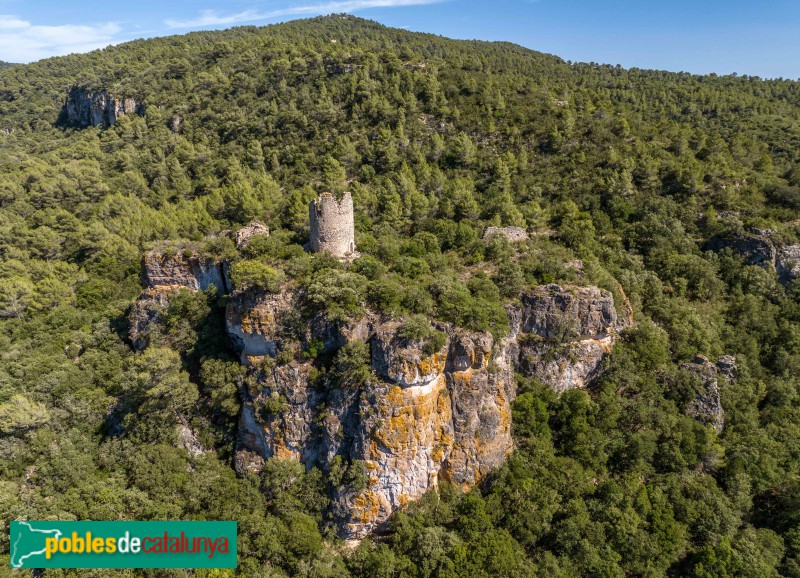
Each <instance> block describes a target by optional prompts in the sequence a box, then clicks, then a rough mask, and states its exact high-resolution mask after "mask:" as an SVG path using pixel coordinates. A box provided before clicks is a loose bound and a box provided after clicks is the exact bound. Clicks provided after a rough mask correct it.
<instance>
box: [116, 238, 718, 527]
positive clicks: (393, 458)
mask: <svg viewBox="0 0 800 578" xmlns="http://www.w3.org/2000/svg"><path fill="white" fill-rule="evenodd" d="M143 263H144V274H145V275H144V276H145V281H146V284H147V288H146V289H145V290H144V292H143V294H142V298H141V299H140V300H139V301H138V302H137V303H136V304H135V305H134V307H133V312H132V315H131V317H132V319H131V321H132V330H131V337H132V338H133V339H134V341H135V342H136V343H138V344H139V345H138V346H140V347H144V346H146V345H147V335H148V331H149V327H150V326H152V325H153V324H154V321H157V320H158V318H159V315H160V314H161V312H162V311H163V308H164V307H165V306H166V305H168V300H169V297H170V295H171V294H172V293H173V292H175V291H181V290H190V291H197V290H202V289H207V288H209V287H212V286H213V287H216V288H217V289H218V290H220V291H222V292H227V291H228V288H229V283H228V282H227V279H226V274H225V266H224V265H223V264H221V263H217V262H214V261H212V260H210V259H205V258H202V257H199V256H196V255H195V254H194V253H192V252H191V251H189V250H188V249H187V250H185V251H179V250H175V249H168V250H162V251H150V252H148V253H147V254H145V256H144V259H143ZM301 298H302V296H301V295H298V294H295V293H294V292H292V291H291V290H289V289H287V290H285V291H283V292H281V293H277V294H271V293H264V292H252V291H251V292H235V293H233V294H232V295H231V296H230V299H229V303H228V306H227V309H226V316H225V317H226V328H227V332H228V335H229V337H230V340H231V343H232V345H233V347H234V348H235V349H236V350H237V351H238V352H239V353H240V354H241V359H242V363H244V364H246V365H248V366H249V370H248V376H247V379H246V380H245V383H246V385H245V386H243V391H241V396H242V401H243V404H242V411H241V414H240V417H239V427H238V433H237V441H236V452H235V457H234V466H235V468H236V470H237V472H239V473H242V474H243V473H246V472H257V471H259V470H260V469H261V468H263V466H264V464H265V462H266V460H269V459H273V458H277V459H291V460H297V461H299V462H301V463H303V464H305V465H306V466H307V467H309V468H310V467H314V466H316V467H320V468H321V469H322V470H324V471H329V472H331V471H334V470H335V469H336V470H337V471H338V470H340V469H341V464H345V465H346V467H349V468H361V469H363V474H364V475H363V476H362V477H363V480H362V482H363V483H361V484H358V485H353V484H350V485H347V484H342V485H340V486H339V487H337V488H335V489H334V490H333V493H332V498H333V502H332V504H333V505H332V514H333V517H334V520H335V521H336V523H337V525H338V528H339V532H340V535H341V536H342V537H343V538H345V539H351V540H357V539H361V538H363V537H365V536H366V535H367V534H369V533H370V532H373V531H375V530H379V529H380V528H382V527H383V526H384V525H385V524H386V522H387V520H388V518H389V517H390V516H391V515H392V514H393V513H394V512H395V511H397V510H398V509H399V508H401V507H403V506H404V505H405V504H407V503H409V502H411V501H414V500H417V499H419V498H420V497H421V496H422V495H423V494H425V493H426V492H427V491H430V490H432V489H435V488H436V487H437V485H438V484H439V482H440V481H441V480H447V481H449V482H451V483H453V484H456V485H459V486H460V487H462V488H464V489H468V488H470V487H473V486H475V485H476V484H479V483H481V481H482V480H484V479H485V478H486V476H487V475H488V474H489V473H490V472H491V471H492V470H493V469H494V468H496V467H498V466H499V465H500V464H501V463H502V462H503V460H504V459H505V458H506V456H507V455H508V453H509V452H510V451H511V450H512V448H513V441H512V437H511V404H512V403H513V401H514V397H515V395H516V388H515V383H514V372H515V371H519V372H521V373H523V374H525V375H529V376H532V377H537V378H539V379H541V380H543V381H546V382H548V383H549V384H550V385H551V386H552V387H553V388H554V389H556V390H559V391H560V390H563V389H567V388H570V387H583V386H585V385H586V384H587V383H588V382H589V381H590V380H591V379H593V378H594V377H595V376H596V375H598V374H599V372H600V370H601V368H602V362H603V359H604V357H605V355H606V354H607V353H608V352H609V351H610V350H611V347H612V346H613V343H614V340H615V339H616V335H617V331H618V330H619V329H620V328H621V327H622V326H624V324H625V322H623V321H620V320H619V319H618V317H617V312H616V310H615V308H614V303H613V298H612V296H611V294H610V293H609V292H607V291H604V290H601V289H598V288H596V287H562V286H557V285H548V286H544V287H537V288H534V289H532V290H531V291H530V292H528V293H526V294H525V295H524V296H523V297H522V298H521V300H520V303H519V304H518V305H515V306H511V307H509V308H508V315H509V320H510V327H509V329H510V331H509V333H508V335H507V336H506V337H505V338H504V339H503V340H502V341H501V342H499V343H496V342H495V340H494V338H493V337H492V335H491V334H489V333H488V332H475V331H467V330H464V329H459V328H455V327H452V326H449V325H446V324H438V325H435V326H434V328H435V329H436V331H438V332H439V333H432V334H430V335H433V336H434V337H430V335H429V336H428V338H426V339H421V338H420V339H417V338H413V337H409V336H408V335H409V332H408V331H406V326H405V324H404V323H403V322H402V321H400V320H391V319H389V320H387V319H382V318H380V317H379V316H377V315H375V314H371V313H368V314H365V315H364V316H363V317H362V318H360V319H351V320H348V321H329V320H327V319H325V318H324V317H323V316H321V315H318V316H316V317H313V318H312V319H310V320H305V321H302V320H299V318H298V317H297V300H298V299H301ZM415 331H416V330H415ZM415 331H412V332H411V334H414V333H415ZM297 340H300V341H302V342H304V343H305V344H306V345H307V346H310V345H311V344H313V345H314V348H315V349H316V351H317V352H318V353H321V354H323V355H330V356H335V355H336V354H337V351H338V350H339V349H340V348H342V347H345V346H347V345H348V344H353V343H355V342H360V343H363V344H367V345H368V347H369V352H368V356H367V357H366V358H364V363H367V364H368V366H369V367H368V368H367V369H368V372H367V373H366V375H367V376H368V377H367V379H366V381H365V382H364V381H360V382H359V383H358V384H357V385H346V384H340V383H338V382H336V380H335V379H333V378H332V377H331V374H326V373H324V372H320V368H319V367H318V366H316V365H315V363H314V360H307V359H305V358H303V357H301V356H299V355H293V356H287V355H285V353H287V352H291V351H295V350H294V349H293V347H295V346H296V344H297V343H296V342H297ZM290 344H294V345H292V348H289V345H290ZM290 357H291V359H290V360H289V358H290ZM334 359H335V358H334ZM721 363H722V361H721ZM720 367H722V365H720ZM720 371H722V369H720ZM183 438H184V445H185V447H186V448H187V450H188V451H192V452H197V451H200V450H199V449H198V447H197V445H196V444H195V443H194V442H193V440H192V439H191V436H190V435H188V434H186V435H184V436H183Z"/></svg>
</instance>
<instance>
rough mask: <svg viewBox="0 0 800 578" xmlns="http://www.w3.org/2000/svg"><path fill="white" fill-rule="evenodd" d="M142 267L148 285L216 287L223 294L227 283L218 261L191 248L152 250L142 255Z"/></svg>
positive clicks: (225, 291)
mask: <svg viewBox="0 0 800 578" xmlns="http://www.w3.org/2000/svg"><path fill="white" fill-rule="evenodd" d="M143 269H144V278H145V283H146V284H147V286H148V287H152V288H158V287H185V288H187V289H191V290H193V291H198V290H202V291H205V290H207V289H208V288H209V287H211V286H214V287H216V289H217V291H218V292H219V293H227V291H228V287H230V284H229V283H228V280H227V278H226V274H225V268H224V266H223V265H222V263H219V262H217V261H216V260H214V259H212V258H211V257H203V256H198V255H196V254H195V253H194V252H193V251H192V250H191V249H184V250H180V249H171V250H160V249H156V250H153V251H148V252H147V253H145V254H144V258H143Z"/></svg>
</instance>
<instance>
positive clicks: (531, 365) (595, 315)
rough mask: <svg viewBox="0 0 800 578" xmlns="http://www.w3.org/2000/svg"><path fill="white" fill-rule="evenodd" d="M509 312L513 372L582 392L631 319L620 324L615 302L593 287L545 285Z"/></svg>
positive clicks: (528, 294) (510, 308) (601, 290)
mask: <svg viewBox="0 0 800 578" xmlns="http://www.w3.org/2000/svg"><path fill="white" fill-rule="evenodd" d="M520 301H521V303H520V305H517V306H512V307H509V309H508V314H509V318H510V319H511V334H512V335H513V336H514V337H515V338H516V342H515V343H514V345H513V347H512V352H513V353H512V355H513V357H514V365H515V367H516V369H517V371H518V372H519V373H521V374H523V375H525V376H527V377H534V378H536V379H538V380H540V381H543V382H545V383H548V384H549V385H550V386H551V387H553V389H555V390H556V391H564V390H567V389H572V388H575V387H585V386H586V385H587V384H588V383H589V382H590V381H591V380H592V379H594V378H595V377H597V376H598V375H599V373H600V371H601V369H602V364H603V360H604V359H605V357H606V355H607V354H608V353H610V352H611V349H612V347H613V345H614V342H615V341H616V337H617V333H618V332H619V331H620V330H621V329H622V328H623V327H624V326H625V325H626V324H627V323H629V320H624V319H619V318H618V316H617V311H616V308H615V307H614V298H613V296H612V295H611V293H609V292H608V291H605V290H603V289H599V288H597V287H562V286H559V285H545V286H541V287H537V288H536V289H533V290H532V291H530V292H529V293H527V294H526V295H523V296H522V298H521V300H520Z"/></svg>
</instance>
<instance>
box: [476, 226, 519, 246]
mask: <svg viewBox="0 0 800 578" xmlns="http://www.w3.org/2000/svg"><path fill="white" fill-rule="evenodd" d="M495 235H500V236H501V237H505V238H506V239H508V240H509V241H510V242H512V243H515V242H517V241H527V240H528V233H527V231H525V229H523V228H522V227H488V228H487V229H486V232H484V233H483V238H484V239H489V238H491V237H494V236H495Z"/></svg>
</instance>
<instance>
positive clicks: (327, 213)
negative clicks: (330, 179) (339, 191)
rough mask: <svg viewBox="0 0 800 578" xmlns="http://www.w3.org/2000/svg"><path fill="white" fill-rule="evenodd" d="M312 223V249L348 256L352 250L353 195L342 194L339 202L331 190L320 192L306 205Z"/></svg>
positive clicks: (314, 251)
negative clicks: (316, 197) (317, 196)
mask: <svg viewBox="0 0 800 578" xmlns="http://www.w3.org/2000/svg"><path fill="white" fill-rule="evenodd" d="M308 209H309V210H308V213H309V221H310V224H311V252H312V253H323V252H325V251H327V252H329V253H331V254H332V255H333V256H335V257H340V258H341V257H348V256H350V255H352V254H353V253H355V250H356V243H355V237H354V230H355V225H354V221H353V198H352V197H351V196H350V193H344V196H343V197H342V200H341V201H338V202H337V200H336V198H335V197H334V196H333V195H332V194H330V193H322V194H321V195H320V197H319V198H318V199H317V200H315V201H311V204H310V205H309V208H308Z"/></svg>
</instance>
